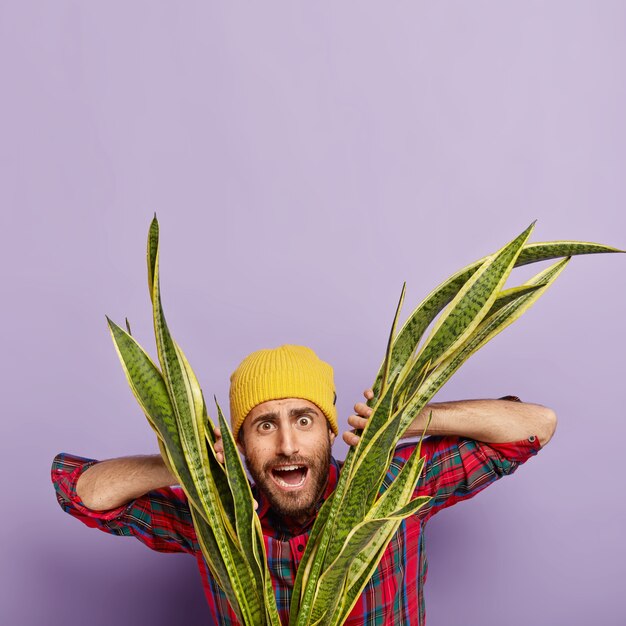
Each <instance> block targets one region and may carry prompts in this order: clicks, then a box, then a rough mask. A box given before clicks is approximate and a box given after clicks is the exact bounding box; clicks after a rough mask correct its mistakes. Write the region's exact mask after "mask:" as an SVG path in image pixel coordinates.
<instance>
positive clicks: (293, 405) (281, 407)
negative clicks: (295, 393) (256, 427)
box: [244, 398, 322, 424]
mask: <svg viewBox="0 0 626 626" xmlns="http://www.w3.org/2000/svg"><path fill="white" fill-rule="evenodd" d="M294 409H311V410H312V411H314V412H315V413H317V414H318V415H321V414H322V412H321V411H320V409H319V407H318V406H317V405H315V404H313V402H311V401H310V400H305V399H304V398H281V399H280V400H268V401H267V402H262V403H261V404H257V405H256V406H255V407H254V408H253V409H252V411H250V413H248V415H247V416H246V419H245V420H244V424H245V423H249V422H250V421H251V420H253V419H255V418H256V417H258V416H259V415H265V414H267V413H276V414H278V415H282V414H285V415H289V412H290V411H292V410H294Z"/></svg>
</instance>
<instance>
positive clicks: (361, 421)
mask: <svg viewBox="0 0 626 626" xmlns="http://www.w3.org/2000/svg"><path fill="white" fill-rule="evenodd" d="M363 395H364V396H365V399H366V400H371V399H372V398H373V397H374V392H373V391H372V390H371V389H366V390H365V391H364V392H363ZM354 410H355V414H354V415H350V416H349V417H348V424H350V426H352V427H353V428H354V429H355V430H363V429H364V428H365V426H366V425H367V420H368V419H369V417H370V416H371V415H372V413H373V409H371V408H370V407H369V406H367V404H365V403H364V402H357V403H356V404H355V405H354ZM343 440H344V441H345V442H346V443H347V444H348V445H349V446H356V445H358V443H359V441H360V440H361V437H359V436H358V435H355V434H354V431H352V430H347V431H346V432H344V433H343Z"/></svg>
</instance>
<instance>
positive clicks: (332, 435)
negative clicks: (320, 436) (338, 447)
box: [328, 428, 337, 446]
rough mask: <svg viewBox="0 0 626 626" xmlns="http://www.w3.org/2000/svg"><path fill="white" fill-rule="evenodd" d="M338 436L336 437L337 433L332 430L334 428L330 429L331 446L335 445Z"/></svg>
mask: <svg viewBox="0 0 626 626" xmlns="http://www.w3.org/2000/svg"><path fill="white" fill-rule="evenodd" d="M336 436H337V435H335V433H334V432H333V429H332V428H329V429H328V439H330V445H331V446H332V445H333V443H334V441H335V437H336Z"/></svg>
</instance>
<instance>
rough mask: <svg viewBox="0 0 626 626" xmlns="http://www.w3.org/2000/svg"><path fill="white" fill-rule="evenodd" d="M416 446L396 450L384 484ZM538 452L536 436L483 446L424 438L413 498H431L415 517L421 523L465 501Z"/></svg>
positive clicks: (460, 439) (452, 439)
mask: <svg viewBox="0 0 626 626" xmlns="http://www.w3.org/2000/svg"><path fill="white" fill-rule="evenodd" d="M415 446H416V444H413V443H410V444H404V445H401V446H399V447H398V448H397V449H396V452H395V454H394V458H393V461H392V464H391V467H390V473H391V475H389V476H388V477H387V481H388V482H390V479H391V478H393V475H397V473H398V472H399V471H400V469H401V467H402V465H403V464H404V463H405V462H406V460H407V459H408V458H409V456H410V455H411V452H413V450H414V448H415ZM539 449H540V444H539V438H538V437H536V436H532V437H529V438H528V439H522V440H521V441H514V442H510V443H483V442H480V441H474V440H473V439H467V438H463V437H454V436H452V437H450V436H448V437H438V436H437V437H435V436H433V437H427V438H425V439H424V440H423V442H422V451H421V452H422V457H424V468H423V470H422V474H421V476H420V478H419V480H418V482H417V485H416V488H415V492H414V496H431V498H432V499H431V500H430V502H428V503H427V504H425V505H424V506H423V507H422V508H421V509H420V510H419V511H418V512H417V515H418V516H419V517H421V518H422V519H423V520H424V521H426V520H427V519H429V518H430V517H432V516H433V515H435V514H436V513H438V512H439V511H441V510H442V509H445V508H447V507H449V506H452V505H453V504H456V503H457V502H460V501H462V500H468V499H469V498H472V497H473V496H475V495H476V494H477V493H479V492H480V491H482V490H483V489H485V487H487V486H488V485H490V484H491V483H493V482H495V481H496V480H498V479H499V478H501V477H502V476H508V475H509V474H512V473H513V472H514V471H515V470H516V469H517V468H518V467H519V466H520V465H522V464H523V463H525V462H526V461H527V460H528V459H529V458H531V457H532V456H534V455H535V454H537V452H538V451H539Z"/></svg>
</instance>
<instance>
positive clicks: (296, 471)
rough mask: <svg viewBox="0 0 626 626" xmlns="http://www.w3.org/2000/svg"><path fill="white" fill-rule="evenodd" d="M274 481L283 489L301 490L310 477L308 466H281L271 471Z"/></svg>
mask: <svg viewBox="0 0 626 626" xmlns="http://www.w3.org/2000/svg"><path fill="white" fill-rule="evenodd" d="M270 475H271V476H272V480H273V481H274V482H275V483H276V484H277V485H278V486H279V487H281V488H282V489H300V488H301V487H303V486H304V483H305V482H306V479H307V477H308V475H309V468H308V467H307V466H306V465H298V464H295V465H279V466H277V467H273V468H272V469H271V471H270Z"/></svg>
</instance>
